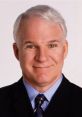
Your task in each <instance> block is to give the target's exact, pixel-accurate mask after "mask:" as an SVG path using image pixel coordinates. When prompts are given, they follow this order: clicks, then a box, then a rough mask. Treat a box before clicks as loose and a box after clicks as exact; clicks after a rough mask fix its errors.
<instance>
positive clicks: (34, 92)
mask: <svg viewBox="0 0 82 117" xmlns="http://www.w3.org/2000/svg"><path fill="white" fill-rule="evenodd" d="M62 79H63V76H62V75H61V77H60V78H59V79H58V80H57V81H56V82H55V84H54V85H53V86H52V87H51V88H50V89H48V90H47V91H45V92H44V93H43V94H44V95H45V97H46V98H47V100H48V101H50V100H51V98H52V96H53V95H54V94H55V92H56V90H57V89H58V87H59V85H60V84H61V82H62ZM23 83H24V85H25V88H26V91H27V92H28V96H29V98H30V100H31V101H33V100H34V99H35V97H36V96H37V95H38V94H39V92H38V91H37V90H36V89H34V88H33V87H32V86H31V85H30V84H29V83H28V81H26V80H25V79H23Z"/></svg>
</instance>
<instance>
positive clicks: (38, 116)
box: [34, 94, 46, 117]
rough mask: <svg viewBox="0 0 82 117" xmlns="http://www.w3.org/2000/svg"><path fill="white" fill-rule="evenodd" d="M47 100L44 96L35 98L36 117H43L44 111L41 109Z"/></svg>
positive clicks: (40, 95)
mask: <svg viewBox="0 0 82 117" xmlns="http://www.w3.org/2000/svg"><path fill="white" fill-rule="evenodd" d="M45 100H46V98H45V96H44V95H43V94H39V95H37V96H36V98H35V109H34V113H35V117H43V110H42V108H41V105H42V104H43V102H44V101H45Z"/></svg>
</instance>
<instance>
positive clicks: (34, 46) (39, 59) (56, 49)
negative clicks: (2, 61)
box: [14, 17, 67, 87]
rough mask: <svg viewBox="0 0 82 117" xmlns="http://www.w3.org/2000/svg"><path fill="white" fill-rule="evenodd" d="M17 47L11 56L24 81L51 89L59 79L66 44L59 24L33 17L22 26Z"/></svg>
mask: <svg viewBox="0 0 82 117" xmlns="http://www.w3.org/2000/svg"><path fill="white" fill-rule="evenodd" d="M21 28H22V29H21V36H19V37H20V43H19V45H18V46H17V45H15V44H14V52H15V56H16V57H17V59H18V60H19V61H20V65H21V68H22V73H23V76H24V78H25V79H26V80H27V81H28V82H29V83H30V84H31V85H32V86H34V87H47V86H49V87H50V86H52V85H53V84H54V82H55V81H56V80H57V79H58V78H59V77H60V75H61V72H62V66H63V62H64V58H65V57H66V54H67V42H66V40H65V39H63V38H64V36H63V35H64V34H63V31H62V29H61V27H60V25H59V24H57V23H56V24H54V23H52V22H49V21H46V20H44V19H42V18H38V17H34V18H31V19H29V20H28V21H25V22H24V23H23V27H22V26H21Z"/></svg>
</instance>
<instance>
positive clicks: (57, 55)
mask: <svg viewBox="0 0 82 117" xmlns="http://www.w3.org/2000/svg"><path fill="white" fill-rule="evenodd" d="M50 56H51V58H52V60H54V62H55V63H57V64H58V63H61V62H63V60H64V52H63V50H62V49H60V50H55V51H52V52H51V53H50Z"/></svg>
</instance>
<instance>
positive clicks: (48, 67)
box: [33, 65, 52, 68]
mask: <svg viewBox="0 0 82 117" xmlns="http://www.w3.org/2000/svg"><path fill="white" fill-rule="evenodd" d="M51 66H52V65H48V66H33V67H34V68H49V67H51Z"/></svg>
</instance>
